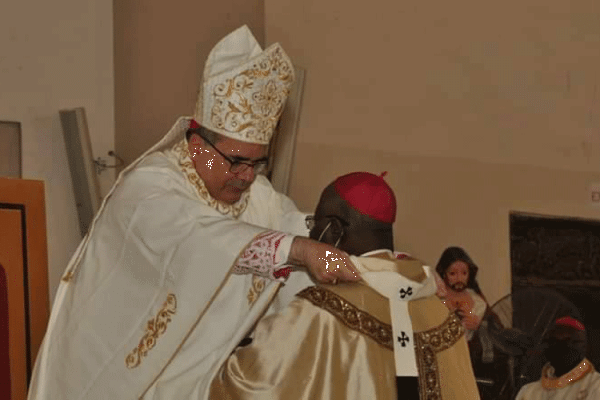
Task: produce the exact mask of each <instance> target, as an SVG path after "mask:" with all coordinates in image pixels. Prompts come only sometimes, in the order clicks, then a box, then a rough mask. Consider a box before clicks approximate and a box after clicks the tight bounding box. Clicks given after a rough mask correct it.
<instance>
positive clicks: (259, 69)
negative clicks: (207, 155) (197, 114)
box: [207, 45, 294, 144]
mask: <svg viewBox="0 0 600 400" xmlns="http://www.w3.org/2000/svg"><path fill="white" fill-rule="evenodd" d="M217 79H220V77H219V78H217ZM293 80H294V75H293V66H292V65H291V64H290V62H289V61H288V58H287V57H286V56H285V55H284V53H283V50H282V49H281V47H280V46H278V45H275V46H273V47H272V48H269V49H267V50H265V51H264V53H263V54H262V55H261V56H260V57H259V58H258V59H257V60H256V61H255V62H253V63H252V65H251V66H250V68H248V69H246V70H244V71H242V72H240V73H238V74H237V75H235V76H233V77H232V78H230V79H226V80H225V81H222V82H219V83H217V84H215V85H214V86H213V88H212V92H210V93H209V96H210V98H209V102H210V101H211V100H212V106H211V105H210V104H209V105H207V106H209V107H211V108H210V123H211V125H212V126H214V127H215V128H217V129H221V130H224V131H226V132H229V133H230V134H231V135H228V136H231V137H234V138H239V140H243V141H246V142H252V143H261V144H268V143H269V140H270V139H271V136H272V134H273V132H274V130H275V127H276V126H277V121H279V116H280V115H281V113H282V112H283V107H284V105H285V101H286V99H287V97H288V96H289V94H290V88H291V86H292V83H293ZM210 83H211V84H212V82H210Z"/></svg>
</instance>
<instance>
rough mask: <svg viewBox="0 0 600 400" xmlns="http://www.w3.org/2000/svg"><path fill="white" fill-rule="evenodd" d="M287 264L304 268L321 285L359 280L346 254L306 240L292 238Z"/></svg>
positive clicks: (297, 237)
mask: <svg viewBox="0 0 600 400" xmlns="http://www.w3.org/2000/svg"><path fill="white" fill-rule="evenodd" d="M288 263H289V264H293V265H298V266H301V267H305V268H306V269H308V272H309V273H310V274H311V275H312V276H313V278H315V279H316V280H317V282H321V283H334V284H335V283H337V282H338V281H358V280H360V275H359V274H358V272H357V271H356V269H355V267H354V265H353V264H352V262H351V261H350V258H349V257H348V254H347V253H345V252H343V251H341V250H339V249H336V248H335V247H333V246H330V245H328V244H325V243H320V242H317V241H315V240H312V239H308V238H303V237H299V236H296V237H295V238H294V242H293V243H292V247H291V249H290V255H289V257H288Z"/></svg>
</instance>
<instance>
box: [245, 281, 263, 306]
mask: <svg viewBox="0 0 600 400" xmlns="http://www.w3.org/2000/svg"><path fill="white" fill-rule="evenodd" d="M263 290H265V279H264V278H261V277H260V276H256V275H252V287H251V288H250V290H249V291H248V304H249V305H252V304H254V302H255V301H256V299H258V296H260V294H261V293H262V292H263Z"/></svg>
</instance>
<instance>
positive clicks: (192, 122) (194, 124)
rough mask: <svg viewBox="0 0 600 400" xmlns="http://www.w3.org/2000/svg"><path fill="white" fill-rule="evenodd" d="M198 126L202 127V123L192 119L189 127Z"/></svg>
mask: <svg viewBox="0 0 600 400" xmlns="http://www.w3.org/2000/svg"><path fill="white" fill-rule="evenodd" d="M198 128H200V124H199V123H197V122H196V120H195V119H192V120H190V127H189V129H198Z"/></svg>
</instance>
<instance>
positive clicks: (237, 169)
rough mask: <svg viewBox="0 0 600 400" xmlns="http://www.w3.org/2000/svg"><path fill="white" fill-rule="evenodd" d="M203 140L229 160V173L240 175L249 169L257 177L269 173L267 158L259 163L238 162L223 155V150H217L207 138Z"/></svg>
mask: <svg viewBox="0 0 600 400" xmlns="http://www.w3.org/2000/svg"><path fill="white" fill-rule="evenodd" d="M202 139H204V141H205V142H206V143H208V144H210V146H211V147H212V148H213V149H215V151H216V152H217V153H219V154H220V155H221V156H222V157H223V158H224V159H225V160H227V162H229V172H231V173H234V174H239V173H241V172H243V171H246V170H247V169H248V168H252V169H253V170H254V174H255V175H258V174H264V173H265V172H267V165H268V160H267V159H266V158H265V159H261V160H258V161H243V160H236V159H235V158H232V157H230V156H228V155H226V154H223V153H222V152H221V150H219V149H217V146H215V145H214V144H213V143H212V142H211V141H210V140H208V139H206V138H205V137H202Z"/></svg>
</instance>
